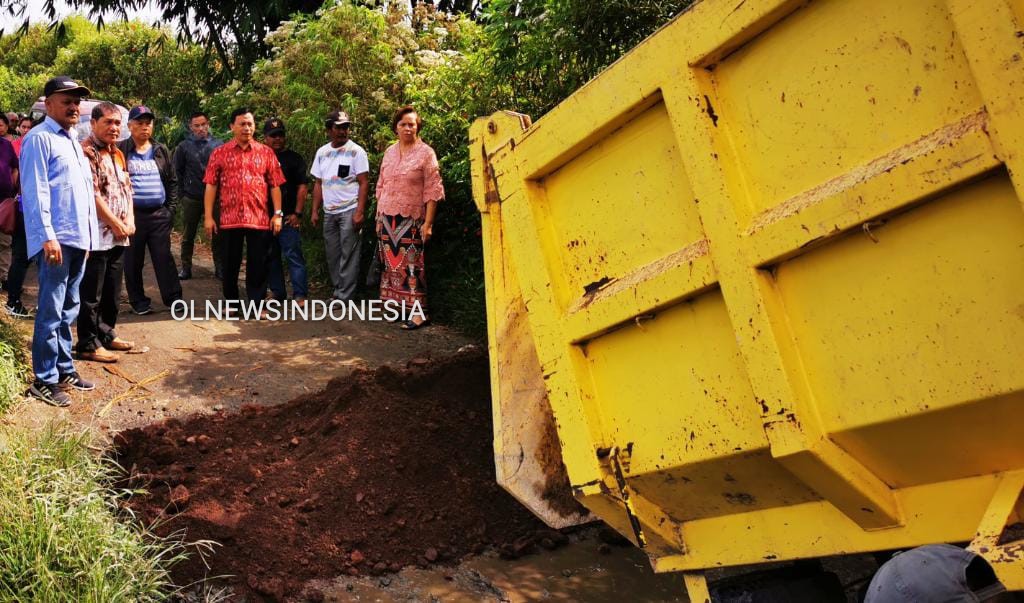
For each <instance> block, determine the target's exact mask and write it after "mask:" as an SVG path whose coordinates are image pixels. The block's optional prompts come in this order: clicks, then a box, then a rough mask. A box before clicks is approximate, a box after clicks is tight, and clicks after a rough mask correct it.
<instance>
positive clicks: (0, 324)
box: [0, 319, 28, 416]
mask: <svg viewBox="0 0 1024 603" xmlns="http://www.w3.org/2000/svg"><path fill="white" fill-rule="evenodd" d="M26 349H27V346H26V344H25V342H24V338H23V337H22V336H21V334H20V333H19V332H18V331H17V329H16V328H15V327H14V325H13V324H11V323H10V322H9V321H8V320H7V319H0V416H3V415H4V414H6V413H7V412H8V411H9V410H10V409H11V408H12V407H13V406H14V405H15V403H17V402H18V400H20V399H21V394H22V393H23V392H24V390H25V387H26V385H27V384H26V381H25V375H26V374H27V368H28V358H27V354H26V353H25V350H26Z"/></svg>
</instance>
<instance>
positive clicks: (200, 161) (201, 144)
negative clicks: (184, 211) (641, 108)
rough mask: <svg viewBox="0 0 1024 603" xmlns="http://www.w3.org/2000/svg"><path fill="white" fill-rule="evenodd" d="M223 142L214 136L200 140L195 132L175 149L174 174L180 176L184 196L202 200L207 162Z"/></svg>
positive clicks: (179, 181)
mask: <svg viewBox="0 0 1024 603" xmlns="http://www.w3.org/2000/svg"><path fill="white" fill-rule="evenodd" d="M222 144H224V143H223V142H221V141H220V140H217V139H216V138H213V137H208V138H204V139H202V140H198V139H197V138H196V137H195V135H194V134H189V135H188V137H187V138H185V140H183V141H181V144H179V145H178V146H177V148H175V149H174V174H175V175H176V176H177V177H178V184H179V185H180V186H181V195H182V196H183V197H189V198H191V199H199V200H202V198H203V195H204V194H205V193H206V184H204V183H203V176H205V175H206V164H207V163H208V162H209V161H210V154H211V153H213V150H214V149H216V148H217V147H219V146H220V145H222Z"/></svg>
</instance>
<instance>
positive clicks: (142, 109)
mask: <svg viewBox="0 0 1024 603" xmlns="http://www.w3.org/2000/svg"><path fill="white" fill-rule="evenodd" d="M140 117H148V118H150V119H156V114H155V113H153V110H152V109H150V108H149V107H147V106H146V105H138V106H135V107H132V110H131V111H129V112H128V121H134V120H136V119H138V118H140Z"/></svg>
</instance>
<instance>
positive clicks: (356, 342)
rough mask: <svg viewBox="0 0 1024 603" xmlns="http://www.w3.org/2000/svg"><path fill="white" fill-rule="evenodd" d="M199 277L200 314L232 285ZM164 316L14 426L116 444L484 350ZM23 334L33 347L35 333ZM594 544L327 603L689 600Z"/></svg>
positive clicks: (366, 583) (331, 585)
mask: <svg viewBox="0 0 1024 603" xmlns="http://www.w3.org/2000/svg"><path fill="white" fill-rule="evenodd" d="M197 251H198V250H197ZM194 272H195V275H196V278H195V279H193V280H190V281H186V282H185V283H183V285H184V289H185V297H186V299H194V300H197V304H200V303H201V302H203V301H205V300H207V299H210V300H216V299H219V296H220V283H219V281H217V280H215V279H214V278H213V277H212V270H211V265H210V261H209V257H208V256H203V255H200V256H199V257H197V265H196V269H195V270H194ZM146 278H147V281H148V285H147V290H148V291H149V294H150V296H151V297H157V296H156V289H155V284H154V283H153V282H152V274H151V270H150V268H149V266H147V267H146ZM27 282H28V284H29V287H28V288H27V291H26V295H25V302H26V304H29V305H34V303H35V298H34V293H35V286H34V283H35V273H34V272H31V273H30V275H29V278H28V281H27ZM154 308H155V309H156V311H155V312H154V313H152V314H149V315H146V316H135V315H133V314H131V313H129V312H128V311H127V310H128V306H127V303H123V304H122V315H121V320H120V323H119V327H118V332H119V335H120V336H121V337H123V338H125V339H129V340H132V341H134V342H135V344H136V349H135V350H134V352H136V353H128V354H122V355H121V359H120V361H119V362H118V363H116V364H112V365H101V364H97V363H79V364H78V370H79V372H80V373H81V374H82V376H83V377H84V378H86V379H89V380H94V381H96V383H97V389H96V391H93V392H88V393H75V394H74V399H75V403H74V405H73V406H72V407H71V408H70V409H68V410H58V409H54V408H50V407H47V406H45V405H43V404H40V403H38V402H34V401H29V402H26V403H25V404H23V405H21V406H20V407H19V408H18V409H17V411H16V412H15V413H14V414H13V416H12V420H13V421H15V422H17V423H20V424H24V425H36V426H37V425H42V424H43V423H45V422H46V421H47V420H50V419H60V418H68V419H70V420H72V421H74V422H75V423H77V424H80V425H84V426H89V427H91V428H93V429H94V430H96V432H97V433H100V434H105V435H106V436H108V437H112V435H113V434H115V433H117V432H120V431H122V430H125V429H129V428H134V427H143V426H146V425H148V424H151V423H154V422H157V421H161V420H164V419H168V418H184V417H188V416H190V415H194V414H196V413H200V414H210V413H215V412H216V413H220V411H224V413H227V414H232V413H234V412H236V411H238V410H239V409H240V408H241V407H242V406H243V405H250V404H255V405H261V406H272V405H277V404H282V403H284V402H287V401H289V400H292V399H293V398H296V397H299V396H302V395H304V394H311V393H315V392H318V391H319V390H322V389H323V388H324V387H325V386H326V385H327V383H328V381H330V380H331V379H334V378H336V377H344V376H346V375H348V374H350V373H351V372H352V371H353V369H356V368H369V369H372V368H376V367H379V366H382V365H391V366H394V367H397V368H405V367H415V366H418V365H421V364H424V363H426V362H428V361H429V360H430V359H436V358H443V357H445V356H447V355H450V354H452V353H454V352H456V351H457V350H459V349H460V348H465V347H466V346H481V345H482V342H477V341H472V340H470V339H468V338H466V337H464V336H462V335H459V334H458V333H455V332H453V331H451V330H449V329H446V328H444V327H441V326H433V327H430V328H427V329H423V330H420V331H416V332H404V331H401V330H400V329H398V327H397V326H395V325H392V324H387V323H383V322H364V321H345V322H331V321H323V322H313V321H295V322H277V323H268V322H254V321H249V322H229V321H217V320H213V321H201V322H200V321H195V322H193V321H176V320H174V319H173V318H172V317H171V314H170V312H169V311H168V309H166V308H164V307H162V306H161V305H160V304H159V302H154ZM22 326H23V328H24V329H25V331H26V333H27V334H29V335H30V334H31V323H30V322H28V321H25V322H23V323H22ZM481 437H487V435H486V434H481ZM424 454H430V451H424ZM480 504H482V505H486V504H488V501H487V500H486V499H484V500H481V501H480ZM594 533H595V532H594V531H593V530H589V531H587V530H584V531H583V532H579V533H576V534H573V535H571V536H570V538H569V540H570V543H569V544H568V545H566V546H564V547H562V548H559V549H558V550H554V551H543V552H541V553H537V554H533V555H528V556H525V557H522V558H519V559H516V560H512V561H507V560H503V559H500V558H499V557H498V556H497V554H496V553H495V552H493V551H490V552H484V553H483V554H480V555H476V556H472V557H470V558H467V559H465V560H463V561H462V562H461V563H458V564H457V565H450V564H448V565H445V564H432V565H429V566H427V567H426V568H419V567H409V568H406V569H403V570H401V571H400V572H398V573H387V574H386V575H379V576H372V577H371V576H350V575H344V576H343V577H341V578H337V579H335V580H321V581H319V582H317V583H316V584H315V587H316V589H317V590H318V591H319V592H321V593H322V594H323V596H324V599H325V600H337V601H349V600H352V601H409V600H413V601H434V600H442V601H465V600H473V601H478V600H492V601H532V600H575V601H617V600H631V601H684V600H685V595H684V589H683V586H682V582H681V580H680V579H679V578H678V577H674V576H655V575H654V574H653V572H652V571H651V570H650V568H649V566H648V565H647V562H646V559H645V558H644V556H643V555H642V554H641V553H640V552H639V551H636V550H634V549H632V548H629V547H614V546H613V547H609V546H608V545H607V544H604V543H602V542H600V541H599V540H598V539H597V538H596V537H595V536H594ZM338 573H339V574H341V573H342V568H339V570H338Z"/></svg>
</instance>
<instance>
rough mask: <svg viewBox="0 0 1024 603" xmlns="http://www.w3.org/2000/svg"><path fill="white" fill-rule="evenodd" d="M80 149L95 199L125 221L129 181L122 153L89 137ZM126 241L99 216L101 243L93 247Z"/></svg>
mask: <svg viewBox="0 0 1024 603" xmlns="http://www.w3.org/2000/svg"><path fill="white" fill-rule="evenodd" d="M82 151H83V152H84V153H85V156H86V158H87V159H88V160H89V165H90V167H91V168H92V183H93V192H94V193H95V195H96V199H97V200H100V201H103V202H104V203H106V204H107V207H108V208H109V209H110V213H112V214H114V215H115V216H117V219H118V220H121V221H122V222H127V221H128V212H130V211H132V182H131V177H130V176H129V175H128V166H127V165H126V164H125V160H124V154H123V153H122V152H121V150H120V149H118V148H117V147H116V146H114V145H110V146H106V145H104V144H103V143H102V142H100V141H98V140H96V139H95V138H93V137H92V136H89V138H86V139H85V140H84V141H83V142H82ZM97 217H98V216H97ZM128 243H129V237H121V238H118V237H115V236H114V230H113V229H112V228H111V227H110V225H109V224H107V223H106V222H104V221H103V220H102V219H100V242H99V244H98V245H96V246H94V247H93V249H95V250H97V251H104V250H107V249H110V248H111V247H114V246H115V245H117V246H122V247H123V246H127V245H128Z"/></svg>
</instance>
